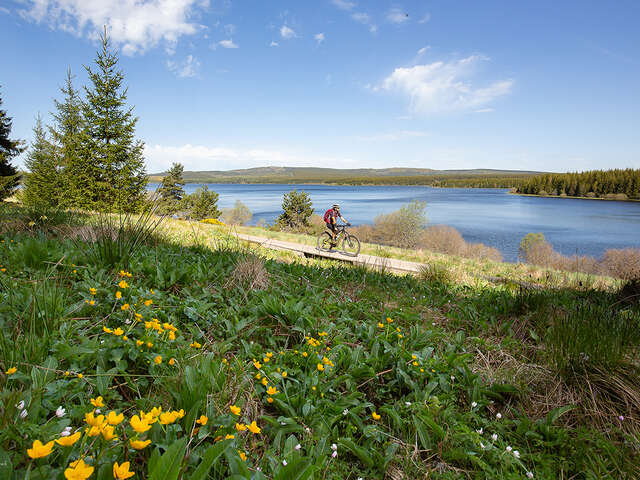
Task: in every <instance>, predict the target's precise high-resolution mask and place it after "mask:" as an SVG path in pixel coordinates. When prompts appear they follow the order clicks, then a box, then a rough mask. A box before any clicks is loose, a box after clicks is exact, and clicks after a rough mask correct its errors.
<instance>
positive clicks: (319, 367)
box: [318, 363, 324, 372]
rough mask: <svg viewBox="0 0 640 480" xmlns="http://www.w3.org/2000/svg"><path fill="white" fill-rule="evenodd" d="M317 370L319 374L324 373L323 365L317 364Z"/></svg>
mask: <svg viewBox="0 0 640 480" xmlns="http://www.w3.org/2000/svg"><path fill="white" fill-rule="evenodd" d="M318 370H320V371H321V372H322V371H324V365H322V364H321V363H319V364H318Z"/></svg>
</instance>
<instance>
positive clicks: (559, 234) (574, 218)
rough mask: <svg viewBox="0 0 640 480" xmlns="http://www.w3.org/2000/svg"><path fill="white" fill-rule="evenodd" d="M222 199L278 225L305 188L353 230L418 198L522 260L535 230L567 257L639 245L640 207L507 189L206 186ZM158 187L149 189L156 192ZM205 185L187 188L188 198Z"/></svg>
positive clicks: (443, 220) (470, 236) (467, 234)
mask: <svg viewBox="0 0 640 480" xmlns="http://www.w3.org/2000/svg"><path fill="white" fill-rule="evenodd" d="M208 185H209V189H211V190H214V191H216V192H218V193H219V194H220V199H219V201H218V208H226V207H231V206H233V204H234V203H235V201H236V200H240V201H242V202H243V203H244V204H245V205H247V206H248V207H249V209H251V211H252V212H253V219H252V223H255V222H257V221H258V220H260V219H264V220H265V221H266V222H267V223H272V222H273V221H274V220H275V218H276V217H277V216H278V215H279V214H280V213H281V211H282V209H281V204H282V195H283V194H284V193H286V192H289V191H290V190H294V189H296V188H297V189H298V190H305V191H306V192H307V193H309V195H310V196H311V200H312V201H313V207H314V209H315V213H319V214H321V215H322V214H324V212H325V210H326V209H327V208H329V207H330V206H331V205H332V204H333V203H339V204H340V206H341V210H342V214H343V215H344V216H345V218H347V219H348V220H349V221H350V222H351V223H353V224H354V225H358V224H362V223H373V219H374V218H375V217H376V215H378V214H381V213H389V212H392V211H394V210H397V209H399V208H400V207H401V206H402V205H405V204H407V203H409V202H411V201H413V200H420V201H425V202H427V218H428V220H429V223H430V224H443V225H451V226H453V227H455V228H457V229H458V230H459V231H460V233H461V234H462V236H463V237H464V239H465V240H467V241H469V242H480V243H484V244H485V245H489V246H492V247H495V248H497V249H498V250H500V252H502V254H503V256H504V259H505V260H507V261H511V262H513V261H517V257H518V245H519V244H520V241H521V240H522V238H523V237H524V236H525V235H526V234H527V233H530V232H542V233H543V234H544V236H545V237H546V238H547V240H548V241H549V243H551V245H553V247H554V248H555V249H556V250H557V251H559V252H561V253H563V254H565V255H573V254H576V253H577V254H579V255H592V256H595V257H599V256H601V255H602V254H603V253H604V251H605V250H606V249H608V248H625V247H640V202H639V203H634V202H616V201H601V200H582V199H565V198H539V197H522V196H519V195H511V194H509V193H508V190H503V189H475V188H432V187H413V186H412V187H408V186H331V185H281V184H267V185H264V184H259V185H256V184H251V185H248V184H208ZM157 186H158V185H157V184H150V185H149V189H150V190H155V189H156V188H157ZM199 186H200V185H198V184H187V185H185V187H184V189H185V191H186V192H187V193H192V192H194V191H195V190H196V189H197V188H198V187H199Z"/></svg>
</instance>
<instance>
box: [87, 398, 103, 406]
mask: <svg viewBox="0 0 640 480" xmlns="http://www.w3.org/2000/svg"><path fill="white" fill-rule="evenodd" d="M90 402H91V405H93V406H94V407H96V408H100V407H104V399H103V398H102V397H96V398H92V399H91V400H90Z"/></svg>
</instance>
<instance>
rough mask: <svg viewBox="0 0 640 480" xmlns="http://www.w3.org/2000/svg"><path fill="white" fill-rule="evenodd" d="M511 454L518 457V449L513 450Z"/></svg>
mask: <svg viewBox="0 0 640 480" xmlns="http://www.w3.org/2000/svg"><path fill="white" fill-rule="evenodd" d="M513 456H514V457H516V458H520V452H519V451H518V450H514V451H513Z"/></svg>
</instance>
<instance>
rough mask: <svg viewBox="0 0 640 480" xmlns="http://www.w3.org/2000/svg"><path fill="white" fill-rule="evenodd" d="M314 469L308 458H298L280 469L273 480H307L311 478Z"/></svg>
mask: <svg viewBox="0 0 640 480" xmlns="http://www.w3.org/2000/svg"><path fill="white" fill-rule="evenodd" d="M314 470H315V468H314V466H313V465H311V460H310V459H308V458H300V459H298V460H294V461H292V462H290V463H289V464H288V465H287V466H285V467H284V468H281V469H280V470H279V471H278V473H277V474H276V476H275V477H273V480H307V479H308V478H311V477H312V476H313V472H314Z"/></svg>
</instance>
